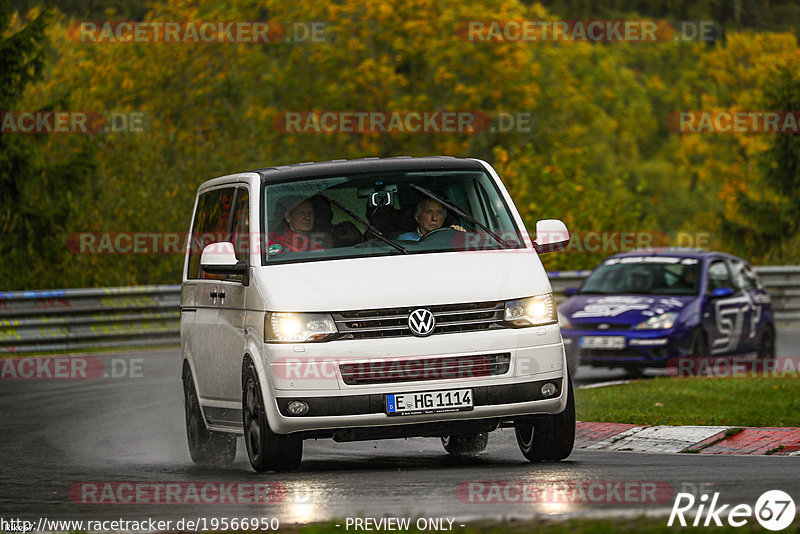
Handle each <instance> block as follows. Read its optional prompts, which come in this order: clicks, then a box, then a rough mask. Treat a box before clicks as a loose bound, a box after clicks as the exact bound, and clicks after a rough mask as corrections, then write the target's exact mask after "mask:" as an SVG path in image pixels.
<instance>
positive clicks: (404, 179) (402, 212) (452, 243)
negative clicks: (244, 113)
mask: <svg viewBox="0 0 800 534" xmlns="http://www.w3.org/2000/svg"><path fill="white" fill-rule="evenodd" d="M437 198H438V199H439V200H436V199H437ZM262 200H263V202H262V210H263V213H262V220H263V221H265V223H264V224H265V229H266V236H265V237H266V240H265V241H266V242H265V243H264V245H263V247H262V254H263V257H264V263H265V264H273V263H286V262H296V261H315V260H327V259H334V258H349V257H363V256H382V255H397V254H423V253H431V252H454V251H468V250H469V251H475V250H495V249H503V248H524V247H525V244H524V240H523V236H522V234H521V233H520V229H519V228H518V227H517V225H516V224H515V223H514V219H513V217H512V215H511V211H510V210H509V208H508V206H507V205H506V202H505V200H504V199H503V197H502V196H501V194H500V191H499V190H498V187H497V186H496V184H495V183H494V181H493V180H492V178H491V176H489V175H488V174H487V173H486V172H483V171H463V170H431V171H419V170H414V171H407V172H383V173H379V174H372V173H370V174H366V173H359V174H353V175H344V176H329V177H314V178H308V179H301V180H293V181H290V182H279V183H267V184H266V185H265V187H264V198H263V199H262Z"/></svg>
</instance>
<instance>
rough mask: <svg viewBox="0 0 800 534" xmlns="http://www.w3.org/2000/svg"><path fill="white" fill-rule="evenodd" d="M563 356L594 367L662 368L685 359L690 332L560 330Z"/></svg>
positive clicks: (686, 330) (676, 330)
mask: <svg viewBox="0 0 800 534" xmlns="http://www.w3.org/2000/svg"><path fill="white" fill-rule="evenodd" d="M561 335H562V337H563V338H564V347H565V348H566V350H567V357H568V358H571V359H573V360H575V361H577V362H578V363H579V364H580V365H591V366H594V367H665V366H666V365H667V362H668V361H669V360H670V359H672V358H682V357H685V356H686V355H687V353H688V351H689V341H690V339H691V330H690V329H684V328H671V329H667V330H634V329H624V330H583V329H580V328H562V329H561Z"/></svg>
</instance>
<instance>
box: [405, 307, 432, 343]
mask: <svg viewBox="0 0 800 534" xmlns="http://www.w3.org/2000/svg"><path fill="white" fill-rule="evenodd" d="M408 327H409V328H410V329H411V333H412V334H414V335H415V336H420V337H422V336H429V335H431V334H432V333H433V329H434V328H435V327H436V318H435V317H434V316H433V314H432V313H431V311H430V310H426V309H425V308H420V309H418V310H414V311H413V312H411V315H409V316H408Z"/></svg>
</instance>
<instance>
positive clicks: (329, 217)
mask: <svg viewBox="0 0 800 534" xmlns="http://www.w3.org/2000/svg"><path fill="white" fill-rule="evenodd" d="M309 200H311V204H313V206H314V235H315V236H316V235H317V234H318V233H321V234H323V235H324V236H325V238H330V242H329V243H325V239H323V242H322V243H320V244H321V245H323V246H325V248H335V247H350V246H353V245H356V244H358V243H360V242H361V239H362V236H361V232H359V231H358V227H357V226H356V225H355V224H353V223H352V222H350V221H342V222H340V223H336V224H333V209H332V208H331V204H330V202H329V201H328V200H327V199H326V198H323V197H322V196H320V195H314V196H313V197H311V198H310V199H309Z"/></svg>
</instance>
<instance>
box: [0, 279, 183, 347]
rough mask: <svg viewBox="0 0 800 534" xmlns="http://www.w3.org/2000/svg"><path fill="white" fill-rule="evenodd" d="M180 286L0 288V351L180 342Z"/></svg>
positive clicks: (175, 343) (171, 343)
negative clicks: (34, 289) (1, 289)
mask: <svg viewBox="0 0 800 534" xmlns="http://www.w3.org/2000/svg"><path fill="white" fill-rule="evenodd" d="M180 294H181V286H179V285H170V286H133V287H107V288H97V289H58V290H50V291H12V292H0V354H3V353H31V352H48V351H70V350H80V349H87V348H113V347H128V346H145V345H177V344H178V343H179V342H180V334H179V332H180V329H179V328H180Z"/></svg>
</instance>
